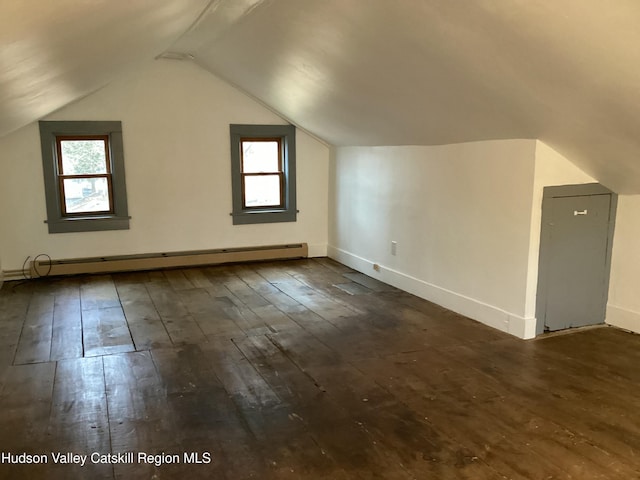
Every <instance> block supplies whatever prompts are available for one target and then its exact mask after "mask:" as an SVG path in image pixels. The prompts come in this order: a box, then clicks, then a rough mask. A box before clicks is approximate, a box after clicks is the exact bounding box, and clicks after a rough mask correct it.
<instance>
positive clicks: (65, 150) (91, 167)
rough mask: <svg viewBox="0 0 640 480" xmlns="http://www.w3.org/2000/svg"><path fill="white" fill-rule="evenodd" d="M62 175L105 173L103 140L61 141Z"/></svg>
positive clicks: (105, 160) (105, 163)
mask: <svg viewBox="0 0 640 480" xmlns="http://www.w3.org/2000/svg"><path fill="white" fill-rule="evenodd" d="M60 150H61V151H62V172H61V173H62V174H64V175H86V174H93V173H107V157H106V153H105V142H104V140H61V141H60Z"/></svg>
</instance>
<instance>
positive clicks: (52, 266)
mask: <svg viewBox="0 0 640 480" xmlns="http://www.w3.org/2000/svg"><path fill="white" fill-rule="evenodd" d="M308 253H309V249H308V246H307V244H306V243H296V244H290V245H268V246H263V247H245V248H221V249H217V250H199V251H188V252H171V253H148V254H139V255H117V256H110V257H93V258H74V259H67V260H51V261H49V260H48V259H46V260H37V261H33V262H31V272H30V273H31V275H32V277H40V276H44V275H77V274H82V273H112V272H127V271H134V270H157V269H161V268H180V267H195V266H203V265H219V264H224V263H239V262H256V261H265V260H287V259H294V258H306V257H307V256H308Z"/></svg>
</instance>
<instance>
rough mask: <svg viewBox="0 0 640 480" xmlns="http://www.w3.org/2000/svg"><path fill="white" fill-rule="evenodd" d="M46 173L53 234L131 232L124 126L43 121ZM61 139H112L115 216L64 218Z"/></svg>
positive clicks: (101, 123)
mask: <svg viewBox="0 0 640 480" xmlns="http://www.w3.org/2000/svg"><path fill="white" fill-rule="evenodd" d="M39 125H40V145H41V148H42V169H43V172H44V190H45V199H46V202H47V220H46V223H47V226H48V227H49V233H67V232H95V231H102V230H128V229H129V218H130V217H129V214H128V206H127V191H126V184H125V174H124V148H123V144H122V123H121V122H118V121H40V122H39ZM60 135H109V148H110V153H111V175H112V187H113V206H114V213H113V214H100V215H87V216H83V217H76V216H74V217H67V216H64V215H63V214H62V208H61V205H60V186H59V183H58V179H57V169H58V167H57V157H56V155H57V154H56V137H57V136H60Z"/></svg>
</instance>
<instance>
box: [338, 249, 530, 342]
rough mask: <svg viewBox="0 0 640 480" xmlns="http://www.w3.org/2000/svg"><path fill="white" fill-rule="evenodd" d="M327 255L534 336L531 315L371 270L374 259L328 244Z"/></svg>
mask: <svg viewBox="0 0 640 480" xmlns="http://www.w3.org/2000/svg"><path fill="white" fill-rule="evenodd" d="M327 254H328V256H329V257H330V258H332V259H334V260H336V261H338V262H340V263H342V264H344V265H347V266H348V267H351V268H353V269H355V270H358V271H359V272H362V273H364V274H366V275H369V276H371V277H373V278H375V279H377V280H380V281H382V282H385V283H387V284H389V285H393V286H394V287H396V288H399V289H401V290H404V291H406V292H409V293H411V294H413V295H416V296H418V297H420V298H424V299H425V300H429V301H430V302H433V303H436V304H438V305H440V306H442V307H445V308H448V309H449V310H452V311H454V312H456V313H459V314H461V315H464V316H466V317H469V318H471V319H473V320H477V321H478V322H480V323H483V324H485V325H488V326H490V327H493V328H496V329H498V330H501V331H503V332H506V333H509V334H511V335H514V336H516V337H518V338H522V339H529V338H534V337H535V335H536V319H535V318H525V317H521V316H518V315H515V314H513V313H510V312H507V311H505V310H502V309H500V308H498V307H494V306H492V305H488V304H486V303H483V302H481V301H479V300H476V299H473V298H470V297H467V296H465V295H461V294H459V293H456V292H452V291H451V290H447V289H445V288H442V287H438V286H437V285H433V284H431V283H428V282H425V281H424V280H420V279H419V278H415V277H412V276H411V275H407V274H405V273H402V272H399V271H397V270H393V269H391V268H388V267H385V266H384V265H379V268H378V270H377V271H376V270H374V264H375V263H374V262H371V261H370V260H367V259H365V258H362V257H359V256H358V255H354V254H353V253H350V252H347V251H345V250H342V249H340V248H337V247H334V246H332V245H329V246H328V247H327Z"/></svg>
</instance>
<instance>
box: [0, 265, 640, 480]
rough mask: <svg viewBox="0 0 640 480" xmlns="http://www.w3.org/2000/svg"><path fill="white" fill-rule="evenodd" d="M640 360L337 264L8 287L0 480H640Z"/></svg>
mask: <svg viewBox="0 0 640 480" xmlns="http://www.w3.org/2000/svg"><path fill="white" fill-rule="evenodd" d="M638 365H640V336H637V335H633V334H629V333H626V332H623V331H620V330H617V329H614V328H609V327H602V328H593V329H585V330H579V331H573V332H570V333H567V334H563V335H556V336H547V337H542V338H540V339H537V340H533V341H522V340H518V339H516V338H514V337H511V336H509V335H506V334H503V333H501V332H498V331H495V330H493V329H490V328H488V327H485V326H483V325H481V324H479V323H477V322H474V321H471V320H469V319H466V318H464V317H461V316H459V315H457V314H454V313H452V312H450V311H447V310H445V309H443V308H441V307H438V306H436V305H434V304H431V303H429V302H426V301H424V300H421V299H419V298H416V297H414V296H411V295H409V294H407V293H405V292H402V291H399V290H397V289H395V288H392V287H390V286H388V285H385V284H383V283H380V282H377V281H375V280H373V279H371V278H369V277H366V276H365V275H362V274H360V273H357V272H354V271H353V270H350V269H349V268H347V267H344V266H343V265H340V264H338V263H335V262H333V261H331V260H328V259H310V260H296V261H288V262H272V263H254V264H245V265H231V266H217V267H206V268H204V267H203V268H191V269H183V270H168V271H154V272H138V273H123V274H114V275H99V276H78V277H69V278H47V279H40V280H37V281H31V282H24V283H16V282H11V283H7V284H5V286H4V287H3V288H2V290H0V479H14V478H16V479H18V478H20V479H22V478H29V479H40V478H42V479H45V478H46V479H74V478H77V479H84V478H91V479H137V478H140V479H177V478H180V479H184V478H189V479H191V478H194V479H198V478H203V479H204V478H212V479H221V480H223V479H251V478H254V479H307V478H308V479H438V480H448V479H474V480H476V479H478V480H483V479H487V480H489V479H516V480H524V479H536V480H543V479H545V480H546V479H580V480H590V479H625V480H627V479H634V478H640V368H639V367H638ZM128 452H133V457H127V456H126V455H124V454H126V453H128ZM60 453H71V454H75V455H77V456H78V457H77V459H78V460H79V461H80V460H81V459H82V458H83V457H82V456H85V455H86V456H88V457H87V458H86V459H85V464H84V466H81V465H79V464H73V463H66V464H62V463H56V462H55V459H56V458H57V456H58V455H59V454H60ZM25 454H26V455H30V456H31V457H26V456H25ZM92 454H93V458H92V457H91V455H92ZM139 454H148V455H155V457H144V459H142V458H139V456H138V455H139ZM21 455H22V457H21ZM25 458H31V459H35V458H39V459H41V460H46V463H40V464H35V463H30V464H25V463H19V460H20V459H22V460H24V459H25ZM65 458H67V457H65ZM131 458H133V460H131Z"/></svg>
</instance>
